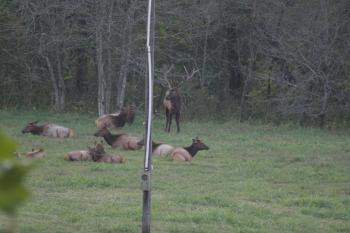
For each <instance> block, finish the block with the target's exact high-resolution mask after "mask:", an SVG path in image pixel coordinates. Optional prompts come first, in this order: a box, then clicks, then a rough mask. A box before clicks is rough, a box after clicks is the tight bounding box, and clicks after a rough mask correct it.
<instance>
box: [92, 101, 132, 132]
mask: <svg viewBox="0 0 350 233" xmlns="http://www.w3.org/2000/svg"><path fill="white" fill-rule="evenodd" d="M135 115H136V112H135V108H134V107H133V106H128V107H123V108H122V110H121V111H120V112H118V113H113V114H105V115H102V116H100V117H99V118H97V119H96V121H95V124H96V128H97V129H103V128H108V127H111V128H122V127H124V125H125V124H126V123H129V124H132V123H133V122H134V119H135Z"/></svg>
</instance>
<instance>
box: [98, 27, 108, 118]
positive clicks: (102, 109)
mask: <svg viewBox="0 0 350 233" xmlns="http://www.w3.org/2000/svg"><path fill="white" fill-rule="evenodd" d="M101 27H102V25H101V24H100V25H98V26H97V28H96V61H97V81H98V94H97V95H98V97H97V102H98V103H97V104H98V115H99V116H101V115H103V114H105V113H106V101H107V100H106V98H105V97H106V95H105V90H106V80H105V73H104V63H103V44H102V43H103V42H102V29H101Z"/></svg>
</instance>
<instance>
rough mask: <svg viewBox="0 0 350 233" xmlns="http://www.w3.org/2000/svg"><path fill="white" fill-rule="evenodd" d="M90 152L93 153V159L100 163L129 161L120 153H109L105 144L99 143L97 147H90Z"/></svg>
mask: <svg viewBox="0 0 350 233" xmlns="http://www.w3.org/2000/svg"><path fill="white" fill-rule="evenodd" d="M89 153H90V154H91V158H92V160H93V161H94V162H98V163H101V162H103V163H125V162H126V161H127V159H126V158H123V157H122V156H120V155H109V154H107V153H106V152H105V150H104V148H103V146H102V145H101V144H99V143H98V144H96V146H95V148H92V149H89Z"/></svg>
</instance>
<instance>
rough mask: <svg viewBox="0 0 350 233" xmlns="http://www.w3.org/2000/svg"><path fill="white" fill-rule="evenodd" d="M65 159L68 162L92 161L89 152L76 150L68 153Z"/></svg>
mask: <svg viewBox="0 0 350 233" xmlns="http://www.w3.org/2000/svg"><path fill="white" fill-rule="evenodd" d="M64 159H65V160H67V161H86V160H91V154H90V152H89V151H88V150H76V151H71V152H68V153H67V154H66V155H65V156H64Z"/></svg>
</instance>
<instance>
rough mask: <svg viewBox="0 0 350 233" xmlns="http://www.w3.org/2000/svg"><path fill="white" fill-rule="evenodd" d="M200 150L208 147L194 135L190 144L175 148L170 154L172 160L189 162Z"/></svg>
mask: <svg viewBox="0 0 350 233" xmlns="http://www.w3.org/2000/svg"><path fill="white" fill-rule="evenodd" d="M200 150H209V147H208V146H207V145H205V144H204V143H203V142H202V141H201V140H200V139H199V138H198V137H196V138H195V139H192V144H191V145H190V146H188V147H179V148H175V149H174V150H173V151H172V152H171V154H170V156H171V158H172V159H173V160H177V161H189V162H190V161H191V160H192V158H193V157H194V156H195V155H196V154H197V152H198V151H200Z"/></svg>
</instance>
